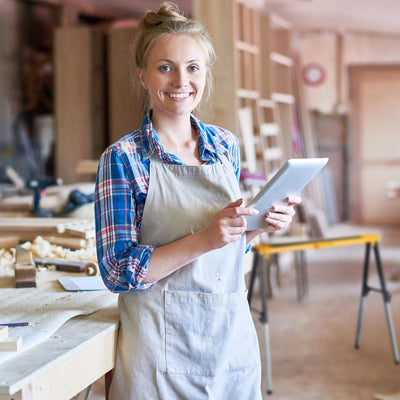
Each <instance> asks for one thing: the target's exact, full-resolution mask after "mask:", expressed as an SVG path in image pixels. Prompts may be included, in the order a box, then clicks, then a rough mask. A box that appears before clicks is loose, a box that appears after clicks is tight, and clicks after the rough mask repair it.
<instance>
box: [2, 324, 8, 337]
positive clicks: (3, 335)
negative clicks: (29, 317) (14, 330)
mask: <svg viewBox="0 0 400 400" xmlns="http://www.w3.org/2000/svg"><path fill="white" fill-rule="evenodd" d="M7 338H8V326H0V340H5V339H7Z"/></svg>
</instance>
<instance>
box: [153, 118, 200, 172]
mask: <svg viewBox="0 0 400 400" xmlns="http://www.w3.org/2000/svg"><path fill="white" fill-rule="evenodd" d="M151 119H152V123H153V126H154V129H155V130H156V132H157V135H158V137H159V138H160V140H161V143H162V145H163V146H164V148H165V150H166V151H167V152H168V153H171V154H175V155H176V156H177V157H178V158H180V159H181V160H182V161H183V162H184V163H186V164H191V165H199V164H200V163H201V160H200V153H199V148H198V147H199V146H198V137H197V132H196V131H195V129H193V128H192V125H191V123H190V115H184V116H174V117H173V118H166V117H164V118H161V119H160V118H157V116H156V115H154V114H153V116H152V118H151Z"/></svg>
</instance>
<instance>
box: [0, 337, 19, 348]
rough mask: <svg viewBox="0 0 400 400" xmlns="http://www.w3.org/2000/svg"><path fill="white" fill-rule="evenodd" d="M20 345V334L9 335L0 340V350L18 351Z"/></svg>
mask: <svg viewBox="0 0 400 400" xmlns="http://www.w3.org/2000/svg"><path fill="white" fill-rule="evenodd" d="M21 346H22V336H9V337H8V338H7V339H3V340H0V351H18V350H19V349H20V348H21Z"/></svg>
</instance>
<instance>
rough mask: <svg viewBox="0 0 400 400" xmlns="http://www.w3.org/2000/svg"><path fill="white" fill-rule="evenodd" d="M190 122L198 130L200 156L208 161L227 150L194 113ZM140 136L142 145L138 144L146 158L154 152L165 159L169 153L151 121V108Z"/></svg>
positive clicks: (139, 149)
mask: <svg viewBox="0 0 400 400" xmlns="http://www.w3.org/2000/svg"><path fill="white" fill-rule="evenodd" d="M190 123H191V124H192V126H193V127H194V128H195V129H196V131H197V132H198V135H199V137H198V138H199V150H200V157H201V159H202V160H203V161H206V160H208V159H210V158H211V159H215V153H218V154H223V153H224V152H225V148H224V147H223V146H222V145H221V144H219V143H218V142H216V141H215V140H213V138H212V135H210V132H209V131H210V129H209V126H208V125H204V124H203V123H202V122H201V121H200V120H199V119H198V118H197V117H195V116H194V115H191V116H190ZM140 136H141V137H140V145H139V146H138V151H139V152H141V154H142V157H143V159H144V160H145V159H148V158H150V157H151V156H152V155H153V153H154V152H156V153H157V154H158V155H159V156H160V159H165V157H166V154H167V153H166V151H165V149H164V147H163V145H162V144H161V141H160V138H159V137H158V135H157V133H156V131H155V130H154V127H153V124H152V122H151V110H150V111H149V112H148V113H147V114H146V116H145V117H144V119H143V122H142V125H141V129H140ZM214 139H215V138H214Z"/></svg>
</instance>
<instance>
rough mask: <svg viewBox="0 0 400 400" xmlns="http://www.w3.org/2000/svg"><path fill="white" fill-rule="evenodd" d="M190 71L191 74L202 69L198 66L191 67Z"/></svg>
mask: <svg viewBox="0 0 400 400" xmlns="http://www.w3.org/2000/svg"><path fill="white" fill-rule="evenodd" d="M188 69H189V71H190V72H197V71H200V68H199V67H198V65H190V66H189V68H188Z"/></svg>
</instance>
